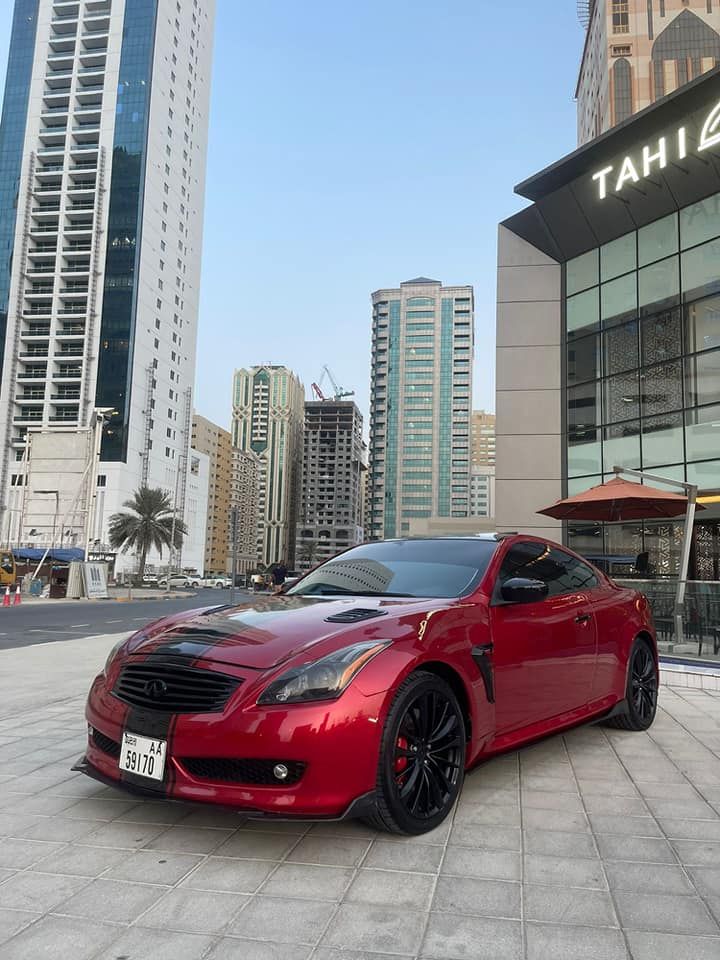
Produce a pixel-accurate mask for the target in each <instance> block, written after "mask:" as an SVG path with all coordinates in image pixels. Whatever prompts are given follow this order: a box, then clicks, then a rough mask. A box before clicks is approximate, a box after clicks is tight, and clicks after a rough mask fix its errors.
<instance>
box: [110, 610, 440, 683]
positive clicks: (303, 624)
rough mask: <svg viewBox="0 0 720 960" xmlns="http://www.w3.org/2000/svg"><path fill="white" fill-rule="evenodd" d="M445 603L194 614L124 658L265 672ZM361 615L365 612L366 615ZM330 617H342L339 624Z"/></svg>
mask: <svg viewBox="0 0 720 960" xmlns="http://www.w3.org/2000/svg"><path fill="white" fill-rule="evenodd" d="M451 603H452V601H448V600H446V599H443V600H438V599H415V598H413V599H405V598H402V599H391V598H388V599H382V598H377V597H342V598H339V599H336V598H333V599H327V598H319V597H282V596H281V597H271V598H267V599H264V600H260V601H252V602H249V603H246V604H241V605H240V606H233V607H219V608H218V607H213V608H210V609H209V610H205V611H194V612H192V613H191V614H189V615H188V616H187V618H181V617H178V616H174V617H173V618H172V620H171V621H170V622H167V621H161V622H160V623H158V624H155V625H152V626H150V627H148V629H147V630H141V631H139V632H138V633H137V634H135V635H134V636H133V637H131V638H130V639H129V640H128V643H127V645H126V647H125V649H124V653H125V655H130V654H141V655H147V656H153V655H158V656H159V655H163V656H181V657H192V658H196V659H203V660H213V661H215V662H217V663H228V664H232V665H233V666H238V667H249V668H251V669H255V670H267V669H269V668H270V667H275V666H277V665H278V664H280V663H282V662H283V661H285V660H287V659H289V658H290V657H293V656H296V655H297V654H299V653H302V652H303V651H305V650H308V649H309V648H310V647H313V646H315V645H316V644H319V643H322V642H323V641H325V640H328V639H330V638H332V637H336V636H338V635H342V634H345V633H348V634H349V633H350V631H352V634H353V637H352V639H358V638H361V639H362V638H363V632H364V634H365V637H366V638H368V639H375V638H379V637H382V636H383V629H387V628H388V627H389V626H390V625H391V623H392V624H394V626H395V631H394V632H396V628H397V621H398V619H400V618H403V617H410V616H412V617H413V618H415V617H417V616H418V615H420V616H421V615H422V614H423V613H424V612H425V611H429V610H436V609H439V608H442V607H447V606H448V605H449V604H451ZM362 611H366V613H365V614H363V613H362ZM328 617H340V618H341V619H340V621H339V622H338V621H337V620H334V621H333V620H330V621H328Z"/></svg>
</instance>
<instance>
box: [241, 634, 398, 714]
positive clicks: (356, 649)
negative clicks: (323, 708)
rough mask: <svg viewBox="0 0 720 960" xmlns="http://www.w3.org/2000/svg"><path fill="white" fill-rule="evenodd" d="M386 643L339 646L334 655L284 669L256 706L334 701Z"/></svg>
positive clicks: (263, 693)
mask: <svg viewBox="0 0 720 960" xmlns="http://www.w3.org/2000/svg"><path fill="white" fill-rule="evenodd" d="M391 642H392V641H390V640H380V641H377V640H369V641H365V642H364V643H354V644H353V645H352V646H350V647H343V649H342V650H336V651H335V653H331V654H329V655H328V656H327V657H323V658H322V659H321V660H315V661H314V663H306V664H304V665H303V666H302V667H295V668H294V669H293V670H288V671H287V672H286V673H283V674H282V676H280V677H278V679H277V680H274V681H273V682H272V683H271V684H270V686H269V687H267V688H266V689H265V690H263V692H262V693H261V694H260V696H259V698H258V703H259V704H263V705H267V704H280V703H305V702H306V701H309V700H335V699H336V698H337V697H339V696H340V694H341V693H342V692H343V690H345V688H346V687H347V686H348V684H349V683H350V681H351V680H352V678H353V677H354V676H355V675H356V674H357V673H358V671H359V670H362V668H363V667H364V666H365V664H366V663H368V662H369V661H370V660H372V658H373V657H374V656H375V655H376V654H378V653H380V651H381V650H384V649H385V647H387V646H389V645H390V643H391Z"/></svg>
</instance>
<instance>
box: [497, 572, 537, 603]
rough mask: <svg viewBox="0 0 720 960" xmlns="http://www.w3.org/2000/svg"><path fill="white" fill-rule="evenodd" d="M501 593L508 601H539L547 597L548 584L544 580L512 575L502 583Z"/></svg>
mask: <svg viewBox="0 0 720 960" xmlns="http://www.w3.org/2000/svg"><path fill="white" fill-rule="evenodd" d="M500 595H501V596H502V598H503V600H505V601H506V603H538V602H539V601H540V600H544V599H545V597H547V595H548V585H547V584H546V583H544V582H543V581H542V580H531V579H529V578H527V577H512V578H511V579H510V580H506V581H505V583H504V584H503V585H502V587H501V588H500Z"/></svg>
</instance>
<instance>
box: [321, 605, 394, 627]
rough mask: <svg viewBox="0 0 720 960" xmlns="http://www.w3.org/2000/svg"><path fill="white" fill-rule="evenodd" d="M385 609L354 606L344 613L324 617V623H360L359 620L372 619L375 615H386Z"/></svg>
mask: <svg viewBox="0 0 720 960" xmlns="http://www.w3.org/2000/svg"><path fill="white" fill-rule="evenodd" d="M386 616H387V610H368V609H366V608H364V607H355V608H354V609H352V610H346V611H345V612H344V613H334V614H333V615H332V616H331V617H325V623H360V621H361V620H374V619H375V617H386Z"/></svg>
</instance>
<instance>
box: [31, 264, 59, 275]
mask: <svg viewBox="0 0 720 960" xmlns="http://www.w3.org/2000/svg"><path fill="white" fill-rule="evenodd" d="M25 273H26V275H27V276H28V277H34V276H35V275H36V274H43V273H50V274H54V273H55V263H54V262H53V263H42V264H41V265H40V266H29V267H28V268H27V270H26V271H25Z"/></svg>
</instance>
